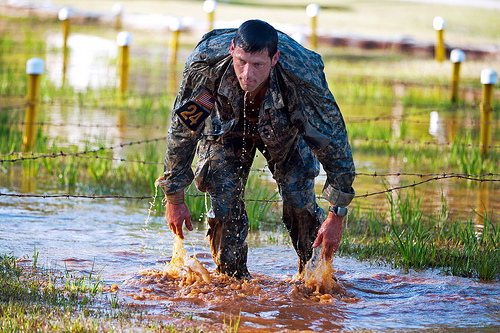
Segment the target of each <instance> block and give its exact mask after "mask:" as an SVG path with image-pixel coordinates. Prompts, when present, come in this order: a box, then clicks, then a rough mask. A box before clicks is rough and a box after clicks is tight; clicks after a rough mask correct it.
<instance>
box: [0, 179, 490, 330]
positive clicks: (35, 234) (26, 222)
mask: <svg viewBox="0 0 500 333" xmlns="http://www.w3.org/2000/svg"><path fill="white" fill-rule="evenodd" d="M0 190H1V192H2V193H6V192H8V191H9V190H8V189H6V188H5V187H0ZM147 211H148V203H147V202H143V203H140V204H132V203H130V202H127V201H121V202H120V201H117V200H83V199H82V200H80V199H71V200H67V199H43V198H32V199H30V201H29V202H27V201H26V199H23V198H5V197H0V220H1V221H2V223H0V244H1V245H0V246H1V249H0V252H2V253H13V254H15V255H18V256H24V255H26V254H31V253H33V247H34V245H36V250H37V251H39V252H40V257H39V265H45V266H46V267H47V266H51V267H59V268H61V269H62V267H64V265H66V267H68V268H69V269H71V268H72V267H74V268H75V269H77V270H83V271H89V270H90V269H91V267H92V265H95V269H97V270H100V269H101V268H103V267H104V270H103V278H104V284H105V285H106V286H107V287H108V288H110V287H111V286H112V285H113V284H116V285H117V286H116V287H117V289H115V290H116V291H117V292H118V298H119V299H120V300H122V299H124V301H123V302H125V303H127V304H136V305H138V306H140V308H141V309H143V310H147V311H148V316H151V317H155V318H159V319H168V318H172V317H171V316H169V315H171V314H174V313H182V314H183V315H184V316H185V317H187V316H190V315H192V317H193V319H183V320H186V321H189V325H197V324H199V325H206V326H207V327H208V328H210V329H212V330H219V329H222V327H223V326H222V322H223V320H224V319H225V320H226V322H228V321H229V318H230V316H232V318H233V319H234V318H238V317H240V330H239V331H240V332H250V331H253V332H259V331H260V332H287V331H316V332H328V331H332V330H337V329H343V330H376V331H391V330H396V331H399V330H403V329H404V330H411V329H414V330H423V329H435V330H440V329H446V328H457V327H460V328H464V329H467V328H468V329H474V328H478V327H491V328H493V327H497V328H498V327H500V316H499V314H500V283H499V282H491V283H482V282H477V281H474V280H471V279H464V278H458V277H444V276H440V275H439V274H436V273H434V272H432V271H423V272H410V273H405V272H402V271H399V270H392V269H389V268H383V267H377V266H373V267H372V266H370V265H368V264H366V263H361V262H358V261H356V260H352V259H347V258H334V261H333V266H334V269H335V270H336V272H335V278H336V279H337V280H338V281H339V283H340V284H341V285H342V286H343V288H345V294H342V293H332V296H331V297H330V296H325V295H324V294H322V293H319V292H318V291H317V290H315V289H314V288H308V287H307V286H306V285H305V284H304V283H302V282H300V281H297V280H296V279H294V277H295V274H296V272H297V257H296V254H295V252H294V250H293V248H292V246H291V244H289V242H282V241H279V242H276V241H270V240H268V238H265V237H253V236H251V237H249V238H248V243H249V247H250V248H249V260H248V267H249V270H250V273H251V274H252V276H253V277H254V278H255V279H254V280H252V281H250V282H247V283H242V282H240V281H235V280H232V279H228V278H221V277H220V276H218V275H216V274H215V273H214V269H215V267H214V264H213V261H212V258H211V255H210V253H209V251H210V250H209V245H208V241H207V240H206V239H205V234H206V229H205V226H204V224H203V223H198V224H197V225H196V226H195V230H194V231H193V232H191V233H188V234H187V235H186V238H185V240H184V242H183V243H184V246H185V250H186V251H187V253H188V254H189V255H190V256H193V255H196V258H197V259H198V260H199V261H200V263H201V264H202V265H204V267H206V269H207V270H208V272H209V274H210V283H207V282H206V281H204V280H203V279H202V280H200V281H198V282H194V283H193V284H189V283H188V284H184V285H181V283H180V281H182V278H180V279H174V278H171V277H168V276H166V275H164V274H163V273H162V272H164V269H165V264H166V263H168V262H170V261H171V260H172V249H173V245H174V239H173V237H172V234H171V233H170V231H169V230H168V226H167V224H166V222H165V221H164V218H163V217H152V218H151V220H150V221H149V223H148V225H147V228H146V226H145V222H144V221H145V218H146V216H147ZM146 229H147V232H145V231H144V230H146ZM275 239H281V235H280V234H279V232H277V233H275ZM185 317H183V318H185ZM169 320H170V319H169ZM178 320H182V319H178Z"/></svg>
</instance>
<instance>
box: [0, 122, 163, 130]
mask: <svg viewBox="0 0 500 333" xmlns="http://www.w3.org/2000/svg"><path fill="white" fill-rule="evenodd" d="M4 124H5V125H10V126H19V125H20V126H24V125H36V126H54V127H66V126H67V127H81V128H133V129H141V128H148V129H165V128H167V127H168V126H167V125H130V124H124V125H120V124H116V125H100V124H65V123H50V122H24V121H18V122H6V123H4Z"/></svg>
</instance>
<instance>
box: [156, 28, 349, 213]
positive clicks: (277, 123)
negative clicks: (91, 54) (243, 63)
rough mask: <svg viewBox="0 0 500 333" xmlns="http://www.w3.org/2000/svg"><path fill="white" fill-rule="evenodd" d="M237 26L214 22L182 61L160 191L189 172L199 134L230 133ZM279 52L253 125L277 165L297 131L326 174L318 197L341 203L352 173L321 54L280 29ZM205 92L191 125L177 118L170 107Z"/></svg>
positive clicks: (182, 182)
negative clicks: (205, 111) (205, 112)
mask: <svg viewBox="0 0 500 333" xmlns="http://www.w3.org/2000/svg"><path fill="white" fill-rule="evenodd" d="M235 31H236V30H234V29H224V30H214V31H212V32H210V33H208V34H206V35H205V36H204V37H203V38H202V40H201V41H200V42H199V44H198V45H197V47H196V48H195V50H194V51H193V52H192V54H191V55H190V57H189V58H188V60H187V62H186V68H185V70H184V78H183V82H182V84H181V87H180V90H179V93H178V95H177V98H176V101H175V104H174V112H173V113H172V114H173V116H172V122H171V127H170V130H169V138H168V149H167V152H166V157H165V173H164V177H165V180H164V181H162V182H160V185H161V187H162V188H163V190H164V191H165V193H167V194H169V193H176V192H179V191H181V190H183V189H184V188H186V187H187V186H188V185H189V184H190V183H191V182H192V180H193V178H194V174H193V172H192V170H191V163H192V161H193V158H194V154H195V151H196V146H197V143H198V141H199V140H200V139H201V138H202V136H203V137H204V138H206V139H218V138H220V137H222V136H224V135H226V134H227V133H230V132H231V131H232V130H233V128H234V126H235V124H236V123H238V121H239V114H240V109H241V106H242V101H241V100H242V97H241V90H240V88H239V85H238V82H237V78H236V76H235V75H234V71H233V70H232V58H231V56H230V55H229V48H230V44H231V40H232V38H233V36H234V33H235ZM278 48H279V49H280V51H281V54H280V60H279V61H278V64H277V65H276V66H275V67H274V68H273V70H272V73H271V83H270V87H269V90H268V93H267V94H266V97H265V100H264V102H263V103H262V107H261V113H262V111H263V110H267V113H266V114H267V118H264V117H262V118H261V119H260V120H259V133H260V134H261V137H262V138H263V140H264V139H265V138H267V139H268V142H266V143H267V144H268V145H269V146H268V148H269V151H270V154H271V155H272V158H273V159H274V161H275V163H276V165H277V168H279V166H280V165H282V164H283V163H284V162H285V160H286V158H287V154H288V153H289V152H290V151H291V150H292V149H293V140H292V139H293V138H294V136H296V135H300V136H301V137H302V138H303V140H304V141H305V142H306V143H307V145H308V146H309V147H310V148H311V149H312V150H313V151H314V153H315V155H316V157H317V158H318V159H319V161H320V162H321V164H322V165H323V168H324V170H325V171H326V174H327V180H326V182H325V186H324V189H323V197H324V198H325V199H327V200H328V201H329V202H330V203H332V204H334V205H337V206H347V205H348V204H349V203H350V201H351V200H352V198H353V197H354V190H353V188H352V182H353V181H354V177H355V169H354V163H353V160H352V153H351V148H350V145H349V142H348V138H347V132H346V130H345V124H344V120H343V117H342V114H341V113H340V110H339V108H338V106H337V103H336V102H335V99H334V97H333V95H332V94H331V92H330V90H329V89H328V84H327V82H326V78H325V75H324V72H323V62H322V60H321V57H320V56H319V55H318V54H316V53H314V52H312V51H310V50H307V49H305V48H304V47H302V46H301V45H299V44H298V43H297V42H295V41H294V40H293V39H291V38H290V37H288V36H287V35H285V34H283V33H279V44H278ZM204 92H208V93H209V94H211V95H212V96H214V97H215V98H217V101H216V104H215V106H214V108H213V109H212V110H211V115H210V116H209V117H208V118H207V120H206V121H205V122H204V123H203V124H200V125H199V126H198V127H197V128H196V129H195V130H191V129H189V128H187V127H186V126H185V125H183V122H182V121H181V120H180V119H179V117H178V115H177V114H176V113H175V111H176V110H177V109H179V108H182V107H183V106H184V105H185V104H187V103H189V102H192V101H195V100H196V99H197V98H199V97H200V96H201V95H202V94H203V93H204Z"/></svg>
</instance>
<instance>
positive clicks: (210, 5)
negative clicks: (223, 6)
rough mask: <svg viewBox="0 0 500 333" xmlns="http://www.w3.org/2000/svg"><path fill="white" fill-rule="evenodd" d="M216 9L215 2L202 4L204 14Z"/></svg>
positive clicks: (213, 0) (211, 0) (209, 0)
mask: <svg viewBox="0 0 500 333" xmlns="http://www.w3.org/2000/svg"><path fill="white" fill-rule="evenodd" d="M215 8H217V1H215V0H206V1H205V2H203V11H204V12H205V13H213V12H214V11H215Z"/></svg>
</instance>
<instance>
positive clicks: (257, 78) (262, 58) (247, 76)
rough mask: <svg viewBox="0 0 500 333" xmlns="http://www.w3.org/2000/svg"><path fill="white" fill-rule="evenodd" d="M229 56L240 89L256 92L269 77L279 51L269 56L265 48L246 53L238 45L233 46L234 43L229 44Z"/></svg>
mask: <svg viewBox="0 0 500 333" xmlns="http://www.w3.org/2000/svg"><path fill="white" fill-rule="evenodd" d="M231 56H232V57H233V64H234V71H235V73H236V76H237V77H238V81H239V83H240V86H241V89H243V90H244V91H248V92H250V93H252V92H258V90H259V88H260V87H261V86H262V84H263V83H264V82H265V81H266V80H267V79H268V78H269V74H270V73H271V67H272V66H274V65H276V63H277V62H278V58H279V51H278V52H276V54H275V55H274V56H273V57H272V58H270V57H269V54H268V52H267V50H263V51H260V52H257V53H247V52H245V51H243V49H242V48H240V47H239V46H237V47H234V44H231Z"/></svg>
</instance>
